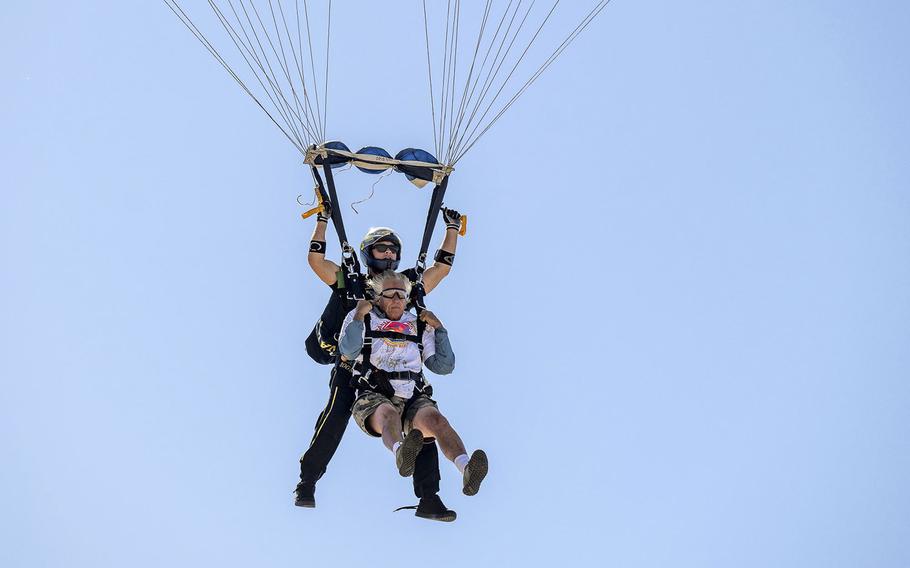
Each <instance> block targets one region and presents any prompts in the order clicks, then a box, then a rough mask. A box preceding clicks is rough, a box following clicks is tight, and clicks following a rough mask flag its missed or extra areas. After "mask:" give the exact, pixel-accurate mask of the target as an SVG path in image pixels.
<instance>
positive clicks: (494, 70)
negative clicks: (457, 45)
mask: <svg viewBox="0 0 910 568" xmlns="http://www.w3.org/2000/svg"><path fill="white" fill-rule="evenodd" d="M534 4H535V2H533V1H532V2H531V5H530V6H529V7H528V9H527V10H526V11H525V13H524V16H522V18H521V21H520V22H519V23H518V27H517V28H515V31H514V33H512V26H513V25H514V24H515V18H516V17H517V16H518V11H519V10H520V8H521V0H519V2H518V4H517V5H516V6H515V11H514V12H512V17H511V18H510V19H509V25H508V27H507V28H506V31H505V33H504V34H503V36H502V40H501V42H500V44H499V48H498V49H497V50H496V55H495V56H494V57H493V63H492V64H491V65H490V70H489V72H488V73H487V77H486V79H485V80H484V84H483V87H481V89H480V96H478V97H477V101H476V102H475V104H474V108H473V110H472V111H471V116H470V118H469V119H468V122H467V123H466V124H465V126H464V128H463V129H462V130H461V132H460V133H459V135H458V137H457V138H456V139H455V140H454V141H453V142H452V145H453V146H455V148H456V151H455V152H453V154H457V149H458V147H459V146H460V145H461V143H462V141H463V139H464V136H465V134H467V132H468V130H469V128H470V126H471V124H473V122H474V119H475V117H476V116H477V112H478V111H479V110H480V107H481V106H482V105H483V101H484V98H485V97H486V96H487V93H489V91H490V89H491V88H492V87H493V84H494V82H495V80H496V76H497V75H499V71H500V69H502V66H503V64H504V63H505V62H506V59H507V58H508V57H509V53H511V51H512V47H514V45H515V41H516V40H517V39H518V35H519V34H520V33H521V30H522V29H523V28H524V25H525V23H526V22H527V21H528V16H530V15H531V10H533V9H534ZM505 15H506V14H503V17H505ZM510 33H512V35H511V40H509V34H510ZM506 41H509V45H508V47H506V49H505V51H503V50H502V48H503V47H504V46H505V44H506ZM490 47H491V49H492V44H491V45H490ZM507 82H508V78H507V79H506V81H505V82H503V85H502V87H500V89H502V88H503V87H505V85H506V83H507ZM482 121H483V116H481V118H480V119H479V120H478V122H482Z"/></svg>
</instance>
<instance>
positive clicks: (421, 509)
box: [414, 495, 458, 523]
mask: <svg viewBox="0 0 910 568" xmlns="http://www.w3.org/2000/svg"><path fill="white" fill-rule="evenodd" d="M414 514H415V515H417V516H418V517H420V518H421V519H430V520H431V521H442V522H444V523H451V522H452V521H454V520H455V517H457V516H458V515H456V514H455V511H453V510H451V509H449V508H447V507H446V506H445V505H444V504H443V502H442V499H440V498H439V495H430V496H429V497H422V498H421V499H420V503H418V504H417V512H416V513H414Z"/></svg>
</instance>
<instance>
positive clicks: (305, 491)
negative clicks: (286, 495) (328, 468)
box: [294, 481, 316, 509]
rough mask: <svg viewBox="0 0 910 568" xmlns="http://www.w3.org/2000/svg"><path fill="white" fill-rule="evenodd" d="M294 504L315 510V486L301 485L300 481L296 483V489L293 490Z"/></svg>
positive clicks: (310, 484) (309, 484)
mask: <svg viewBox="0 0 910 568" xmlns="http://www.w3.org/2000/svg"><path fill="white" fill-rule="evenodd" d="M294 504H295V505H297V506H298V507H306V508H308V509H315V508H316V486H315V485H313V484H312V483H303V482H302V481H301V482H300V483H298V484H297V489H295V490H294Z"/></svg>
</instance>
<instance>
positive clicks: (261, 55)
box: [209, 0, 313, 140]
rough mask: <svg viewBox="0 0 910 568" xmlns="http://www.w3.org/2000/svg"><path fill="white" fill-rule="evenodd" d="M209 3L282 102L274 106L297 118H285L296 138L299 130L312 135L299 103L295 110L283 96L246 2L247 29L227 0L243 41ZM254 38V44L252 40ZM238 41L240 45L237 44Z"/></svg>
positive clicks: (244, 7)
mask: <svg viewBox="0 0 910 568" xmlns="http://www.w3.org/2000/svg"><path fill="white" fill-rule="evenodd" d="M209 5H210V6H211V7H212V10H213V11H214V12H215V14H216V15H217V16H218V17H219V19H220V21H221V23H222V26H223V27H224V28H225V31H227V32H228V35H230V36H231V38H232V39H234V40H235V45H236V46H237V48H238V50H240V51H241V55H243V51H244V50H245V51H246V53H247V54H249V55H250V56H251V57H252V58H253V59H254V61H256V64H257V65H258V67H259V70H260V71H261V73H262V76H264V77H265V79H266V81H267V82H268V83H269V87H270V89H271V91H272V92H273V93H274V95H275V98H277V99H278V100H280V101H281V102H282V103H283V104H282V105H276V106H279V108H282V109H283V112H282V114H283V115H284V116H286V117H288V116H293V117H295V118H296V119H297V122H296V123H295V122H294V121H293V120H291V119H290V118H287V121H288V123H289V125H293V126H292V127H295V132H297V135H298V138H300V139H301V140H302V139H303V135H302V133H301V130H306V131H307V132H308V133H309V134H310V136H313V132H312V128H307V126H308V125H309V123H308V122H306V123H305V122H304V121H303V120H302V119H301V117H300V112H299V105H298V110H297V111H296V112H295V110H294V109H292V108H291V105H290V103H289V102H288V100H287V98H286V97H285V95H284V93H283V92H282V90H281V86H280V85H279V83H280V82H279V81H278V77H277V75H276V73H275V70H274V68H273V67H272V62H271V59H270V58H269V56H268V53H267V52H266V50H265V47H264V46H263V45H262V41H261V40H260V38H259V34H258V33H257V32H256V27H255V24H253V20H252V18H251V17H250V13H249V10H247V7H246V4H244V3H243V2H242V1H241V2H240V7H241V9H242V11H243V15H244V18H245V19H246V22H247V25H248V26H249V29H247V26H246V25H244V23H243V20H242V19H241V17H240V14H238V13H237V9H236V8H235V7H234V4H233V3H232V2H231V1H230V0H228V5H229V6H230V8H231V12H232V13H233V14H234V18H235V20H236V21H237V26H238V27H240V31H242V32H243V37H244V38H245V39H246V41H245V42H244V41H243V39H241V38H240V34H239V33H238V32H237V30H236V29H235V28H234V26H233V25H232V24H231V23H230V22H229V21H228V20H227V17H226V16H224V14H223V12H222V10H221V9H220V8H219V7H218V5H217V4H215V3H214V2H213V1H212V0H209ZM257 15H258V12H257ZM261 23H262V20H261V19H260V24H261ZM263 28H264V26H263ZM250 33H252V34H253V37H252V38H250ZM254 39H255V45H254V42H253V40H254ZM238 42H239V44H240V45H238ZM241 45H242V46H243V49H241ZM256 46H258V47H259V49H258V51H257V49H256ZM263 61H264V63H263ZM266 68H268V70H266ZM251 70H252V71H253V73H254V74H255V75H257V77H258V76H259V73H257V72H256V70H255V69H254V68H252V66H251ZM260 82H261V81H260Z"/></svg>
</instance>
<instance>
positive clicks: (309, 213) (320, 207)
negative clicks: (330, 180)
mask: <svg viewBox="0 0 910 568" xmlns="http://www.w3.org/2000/svg"><path fill="white" fill-rule="evenodd" d="M313 191H315V192H316V201H317V202H318V203H319V205H317V206H316V207H313V208H312V209H310V210H309V211H304V212H303V213H301V214H300V216H301V217H303V218H304V219H309V218H310V217H312V216H313V215H315V214H316V213H322V212H323V211H325V207H323V204H322V195H320V194H319V186H316V187H315V188H314V189H313Z"/></svg>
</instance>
